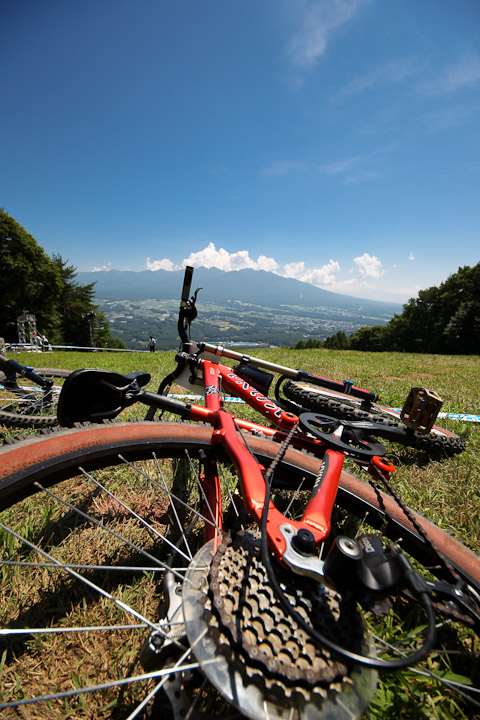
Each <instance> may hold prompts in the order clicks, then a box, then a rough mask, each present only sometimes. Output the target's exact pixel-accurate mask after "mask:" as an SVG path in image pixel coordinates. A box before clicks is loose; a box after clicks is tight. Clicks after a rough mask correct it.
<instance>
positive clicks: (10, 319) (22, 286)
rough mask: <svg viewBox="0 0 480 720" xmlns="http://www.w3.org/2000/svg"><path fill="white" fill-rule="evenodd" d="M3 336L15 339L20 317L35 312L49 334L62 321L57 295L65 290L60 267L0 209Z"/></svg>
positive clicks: (0, 333) (0, 326)
mask: <svg viewBox="0 0 480 720" xmlns="http://www.w3.org/2000/svg"><path fill="white" fill-rule="evenodd" d="M0 277H1V278H2V282H1V283H0V307H1V308H2V313H1V318H0V336H2V337H4V338H5V339H6V340H10V341H12V340H15V338H16V330H17V322H16V321H17V316H18V315H23V314H25V313H32V314H35V315H36V318H37V327H38V328H39V329H40V331H41V332H42V333H45V334H46V335H47V336H48V337H52V338H53V337H54V336H56V334H57V331H58V326H59V323H60V315H59V312H58V305H57V298H58V296H59V294H60V292H61V290H62V278H61V275H60V272H59V269H58V267H57V266H56V265H55V264H54V263H53V262H52V261H51V260H50V258H49V257H48V255H46V254H45V252H44V251H43V250H42V248H41V247H40V246H39V245H38V243H37V241H36V240H35V238H33V237H32V236H31V235H29V234H28V233H27V232H26V231H25V230H24V229H23V228H22V227H21V226H20V225H19V224H18V223H17V222H16V221H15V220H14V219H13V218H11V217H10V216H9V215H7V214H6V213H5V212H3V211H2V210H0Z"/></svg>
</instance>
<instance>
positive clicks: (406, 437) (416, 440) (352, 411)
mask: <svg viewBox="0 0 480 720" xmlns="http://www.w3.org/2000/svg"><path fill="white" fill-rule="evenodd" d="M282 389H283V392H284V393H285V395H286V397H287V398H288V399H289V400H291V401H292V402H294V403H296V404H297V405H299V406H301V407H303V408H306V409H308V410H311V411H312V412H316V413H320V414H323V415H330V417H334V418H337V419H339V420H350V421H364V422H374V423H376V424H378V425H381V426H382V427H381V428H379V429H376V430H375V433H374V434H375V435H376V436H378V437H382V438H385V439H387V440H390V441H392V442H398V443H400V444H401V445H407V446H409V447H414V448H417V449H418V450H425V451H426V452H428V453H431V454H445V455H455V454H456V453H461V452H463V451H464V450H465V439H464V438H463V437H461V436H459V435H456V434H455V433H453V432H451V431H450V430H446V429H445V428H441V427H439V426H438V425H434V427H433V428H432V430H431V432H430V433H429V434H428V435H424V434H422V433H419V432H413V431H411V430H409V429H408V428H407V427H406V426H405V425H404V424H403V423H402V421H401V420H400V413H399V412H398V411H396V410H393V409H391V408H385V407H382V406H381V405H376V404H372V405H371V406H370V407H369V409H368V411H367V410H363V409H362V407H361V401H360V400H358V399H357V398H354V397H352V396H348V395H340V394H337V393H332V392H328V391H326V390H322V389H321V388H317V387H315V388H314V387H305V386H303V385H299V384H297V383H295V382H293V381H291V380H288V381H287V382H286V383H285V384H284V385H283V388H282Z"/></svg>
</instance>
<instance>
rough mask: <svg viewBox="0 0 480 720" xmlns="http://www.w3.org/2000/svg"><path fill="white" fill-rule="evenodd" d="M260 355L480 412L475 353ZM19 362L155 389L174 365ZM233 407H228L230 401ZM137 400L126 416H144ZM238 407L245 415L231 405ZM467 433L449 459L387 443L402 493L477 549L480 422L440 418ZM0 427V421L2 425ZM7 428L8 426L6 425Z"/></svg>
mask: <svg viewBox="0 0 480 720" xmlns="http://www.w3.org/2000/svg"><path fill="white" fill-rule="evenodd" d="M256 355H257V356H258V357H262V358H264V359H266V360H269V361H271V362H276V363H279V364H281V365H286V366H289V367H293V368H302V369H304V370H307V371H310V372H314V373H317V374H319V375H323V376H325V377H329V378H332V379H335V380H344V379H348V380H353V381H354V382H355V384H356V385H357V386H358V387H363V388H366V389H368V390H373V391H375V392H377V393H379V394H380V396H381V398H382V404H384V405H386V406H389V407H401V406H402V405H403V402H404V399H405V398H406V396H407V393H408V391H409V389H410V388H411V387H412V386H417V385H419V386H423V387H427V388H430V389H432V390H435V391H436V392H437V393H438V394H439V395H440V396H441V397H442V398H443V400H444V405H443V408H442V410H444V411H446V412H452V413H458V412H463V413H471V414H475V415H479V414H480V383H479V378H480V357H478V356H447V355H418V354H409V353H361V352H354V351H331V350H290V349H283V348H275V349H272V350H259V351H258V352H256ZM15 357H16V359H17V360H18V361H19V362H21V363H25V364H27V363H30V364H35V365H37V366H38V367H41V366H43V367H61V368H66V369H72V370H75V369H77V368H81V367H91V368H95V367H98V368H103V369H106V370H114V371H116V372H120V373H128V372H132V371H133V370H145V371H146V372H149V373H150V374H151V376H152V380H151V382H150V384H149V385H148V388H147V389H151V390H154V391H155V390H156V389H157V388H158V385H159V383H160V380H161V379H162V378H163V377H164V376H165V375H166V374H167V373H168V372H170V371H171V370H173V368H174V367H175V360H174V358H175V353H174V352H157V353H154V354H153V353H107V352H101V353H78V352H71V353H70V352H54V353H48V354H46V355H40V354H38V355H37V354H36V355H32V354H29V353H25V354H18V355H16V356H15ZM231 407H232V406H231ZM144 411H145V408H143V407H141V406H136V407H135V408H134V409H133V410H131V411H128V414H130V415H132V414H133V415H135V414H136V415H137V416H138V417H139V418H142V417H143V416H144ZM235 412H238V413H239V414H242V412H243V413H246V414H247V415H248V413H249V409H248V408H245V409H242V407H241V406H240V405H235ZM440 424H441V425H443V426H444V427H448V428H449V429H450V430H453V431H454V432H456V433H457V434H460V435H462V436H464V437H465V438H466V441H467V450H466V452H464V453H462V454H461V455H458V456H456V457H453V458H442V459H435V460H431V459H430V458H428V456H426V455H424V454H423V453H421V452H419V451H414V450H407V449H405V448H402V447H400V446H393V445H390V446H389V451H390V456H391V458H392V459H393V462H394V464H396V465H397V473H396V479H395V482H396V484H397V486H398V487H399V488H401V490H402V493H403V497H404V498H406V500H407V501H408V502H409V503H410V504H411V505H412V506H413V507H414V508H415V509H417V510H419V509H421V510H423V511H424V512H425V514H426V515H427V516H429V517H431V518H432V519H433V520H434V521H435V522H436V523H437V524H439V525H441V526H442V527H446V528H448V529H450V530H453V531H454V532H455V534H457V535H458V536H459V537H460V538H462V539H463V540H464V541H465V542H466V543H467V545H469V547H471V548H472V549H473V550H475V551H477V552H478V551H480V522H479V515H478V508H479V506H480V472H479V469H480V423H471V422H470V423H467V422H457V421H449V420H442V421H441V423H440ZM0 427H1V426H0ZM6 432H7V434H11V431H8V430H7V431H6Z"/></svg>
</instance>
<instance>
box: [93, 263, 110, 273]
mask: <svg viewBox="0 0 480 720" xmlns="http://www.w3.org/2000/svg"><path fill="white" fill-rule="evenodd" d="M111 269H112V263H111V262H109V263H107V264H106V265H98V266H95V267H93V268H92V272H101V271H102V270H111Z"/></svg>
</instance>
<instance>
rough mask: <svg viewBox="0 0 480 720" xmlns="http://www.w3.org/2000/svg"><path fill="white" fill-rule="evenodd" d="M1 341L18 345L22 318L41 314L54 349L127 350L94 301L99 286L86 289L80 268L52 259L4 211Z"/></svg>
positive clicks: (0, 219)
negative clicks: (78, 274)
mask: <svg viewBox="0 0 480 720" xmlns="http://www.w3.org/2000/svg"><path fill="white" fill-rule="evenodd" d="M0 277H1V278H2V281H1V283H0V307H1V309H2V312H1V315H0V337H3V338H4V339H5V340H6V342H16V341H17V339H18V338H17V317H18V316H20V315H35V317H36V324H37V328H38V331H39V332H40V333H42V334H44V335H46V336H47V338H48V340H49V341H50V343H51V344H53V345H77V346H80V347H89V346H90V345H91V344H93V345H96V346H98V347H117V348H118V347H125V345H124V343H123V342H122V340H120V339H119V338H112V336H111V334H110V329H109V323H108V320H107V319H106V318H105V315H104V314H103V313H102V312H100V311H99V309H98V306H97V305H95V303H94V295H95V291H94V285H95V283H90V284H88V285H80V284H79V283H78V282H77V281H76V268H75V267H74V266H73V265H69V264H68V261H65V260H63V258H62V257H61V255H58V254H54V255H52V257H50V256H49V255H47V254H46V253H45V251H44V250H43V248H41V247H40V245H39V244H38V242H37V241H36V240H35V238H34V237H32V235H30V234H29V233H28V232H27V231H26V230H25V229H24V228H23V227H22V226H21V225H20V224H19V223H18V222H17V221H16V220H14V218H12V217H10V215H8V214H7V213H6V212H4V210H2V209H0Z"/></svg>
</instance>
